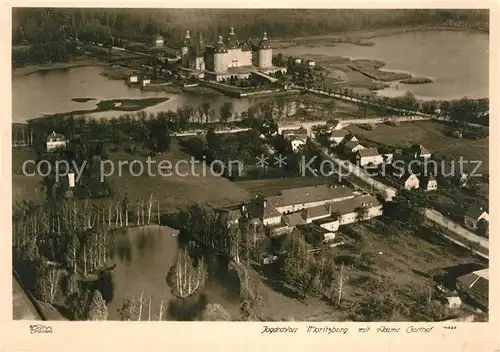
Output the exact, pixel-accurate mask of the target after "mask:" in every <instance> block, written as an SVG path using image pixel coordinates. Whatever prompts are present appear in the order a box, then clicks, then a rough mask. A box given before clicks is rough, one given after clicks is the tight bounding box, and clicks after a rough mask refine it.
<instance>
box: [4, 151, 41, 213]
mask: <svg viewBox="0 0 500 352" xmlns="http://www.w3.org/2000/svg"><path fill="white" fill-rule="evenodd" d="M35 159H36V153H35V151H34V150H32V149H14V150H13V151H12V204H15V203H16V202H19V201H23V200H25V201H32V202H35V203H40V202H41V201H43V199H44V196H43V192H42V189H41V187H40V182H41V181H42V177H41V176H25V175H23V173H22V165H23V162H25V161H26V160H35Z"/></svg>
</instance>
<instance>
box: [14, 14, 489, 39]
mask: <svg viewBox="0 0 500 352" xmlns="http://www.w3.org/2000/svg"><path fill="white" fill-rule="evenodd" d="M488 22H489V13H488V10H470V9H463V10H458V9H436V10H428V9H394V10H373V9H370V10H368V9H362V10H349V9H342V10H335V9H327V10H325V9H310V10H304V9H277V10H272V11H269V10H264V9H91V8H90V9H49V8H37V9H34V8H24V9H15V11H14V12H13V22H12V26H13V34H14V35H13V43H14V45H16V44H19V43H21V42H22V41H23V40H25V41H28V42H29V43H33V42H34V41H36V40H39V38H40V37H39V36H40V32H46V30H45V29H46V28H47V27H51V28H53V27H54V25H55V24H57V25H59V26H63V28H64V32H65V33H66V34H68V35H70V34H78V35H83V34H86V33H87V32H91V31H95V30H97V31H99V30H102V32H103V33H104V32H106V31H109V32H110V34H111V35H113V36H116V37H122V38H126V39H132V40H135V41H143V42H144V41H145V42H151V41H152V36H153V35H154V34H156V33H157V32H160V33H161V34H162V35H164V36H165V37H166V39H167V40H168V41H169V42H170V43H174V42H177V41H180V40H181V39H182V37H183V34H184V32H185V31H186V29H187V28H186V26H188V27H189V28H190V29H191V30H192V31H193V32H203V33H204V35H205V36H206V37H207V39H208V40H215V39H216V38H217V36H218V35H219V33H223V32H224V31H228V28H229V27H230V26H235V27H236V30H237V32H238V34H239V35H241V36H242V37H260V36H262V32H263V30H266V31H267V32H268V33H270V34H271V36H272V37H275V38H278V37H280V38H281V37H300V36H311V35H321V34H328V33H332V32H345V31H356V30H372V29H377V28H387V27H401V26H415V25H419V26H422V25H455V26H463V27H467V28H483V29H486V30H487V29H488Z"/></svg>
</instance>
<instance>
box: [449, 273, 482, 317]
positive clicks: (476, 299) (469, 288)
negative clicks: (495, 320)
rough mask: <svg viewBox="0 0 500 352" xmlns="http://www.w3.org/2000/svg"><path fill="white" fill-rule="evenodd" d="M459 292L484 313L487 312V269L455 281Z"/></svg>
mask: <svg viewBox="0 0 500 352" xmlns="http://www.w3.org/2000/svg"><path fill="white" fill-rule="evenodd" d="M457 286H458V289H459V291H460V292H461V293H462V294H463V295H465V296H466V298H468V299H469V300H470V301H471V303H473V304H474V303H475V304H477V305H478V306H479V308H481V309H482V310H484V311H488V295H489V269H483V270H478V271H474V272H472V273H470V274H467V275H464V276H461V277H459V278H458V279H457Z"/></svg>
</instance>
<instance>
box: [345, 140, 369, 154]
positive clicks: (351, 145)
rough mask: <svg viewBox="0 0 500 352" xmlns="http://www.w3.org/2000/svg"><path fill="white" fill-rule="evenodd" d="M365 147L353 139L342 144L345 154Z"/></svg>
mask: <svg viewBox="0 0 500 352" xmlns="http://www.w3.org/2000/svg"><path fill="white" fill-rule="evenodd" d="M364 148H365V147H363V146H362V145H361V144H359V143H358V142H354V141H350V142H347V143H345V144H344V152H345V153H346V154H353V153H356V152H357V151H358V150H360V149H364Z"/></svg>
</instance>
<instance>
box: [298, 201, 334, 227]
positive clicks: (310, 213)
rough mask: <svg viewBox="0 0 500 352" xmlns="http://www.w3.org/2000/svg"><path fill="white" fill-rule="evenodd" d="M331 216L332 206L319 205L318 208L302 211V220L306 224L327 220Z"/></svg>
mask: <svg viewBox="0 0 500 352" xmlns="http://www.w3.org/2000/svg"><path fill="white" fill-rule="evenodd" d="M331 214H332V211H331V204H324V205H318V206H317V207H312V208H306V209H304V210H302V218H303V219H304V220H305V222H306V224H310V223H311V222H313V221H314V220H320V219H324V218H327V217H329V216H330V215H331Z"/></svg>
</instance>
